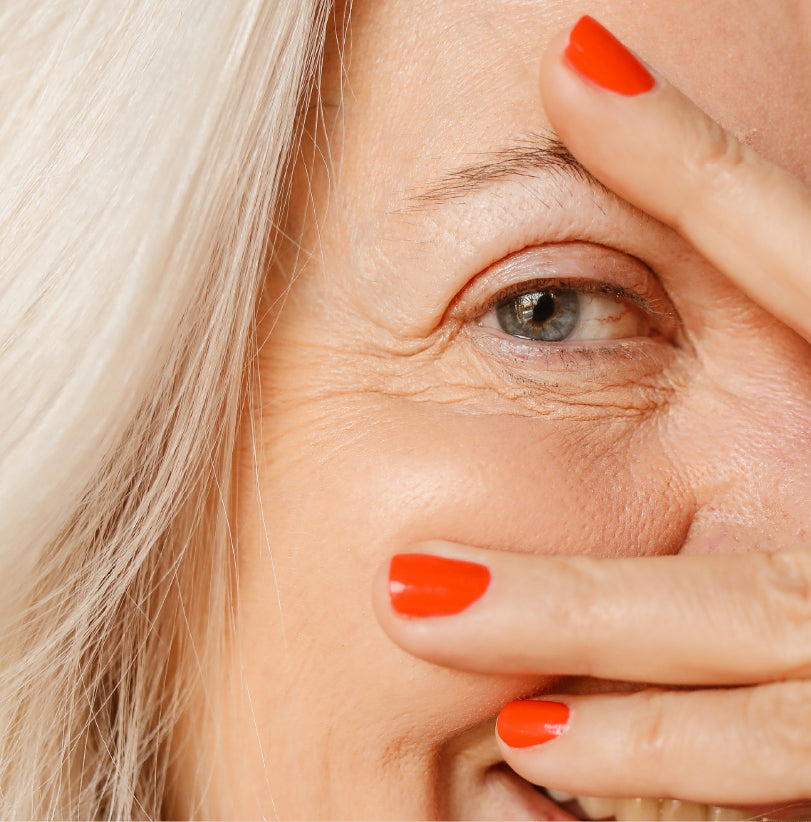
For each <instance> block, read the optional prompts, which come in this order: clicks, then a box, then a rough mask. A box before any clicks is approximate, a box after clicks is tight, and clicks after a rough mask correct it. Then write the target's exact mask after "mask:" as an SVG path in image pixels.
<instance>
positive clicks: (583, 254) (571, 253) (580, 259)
mask: <svg viewBox="0 0 811 822" xmlns="http://www.w3.org/2000/svg"><path fill="white" fill-rule="evenodd" d="M539 269H542V270H543V271H544V272H546V273H547V276H539ZM541 283H543V284H544V285H545V287H547V288H548V287H550V286H551V285H555V284H557V285H559V286H560V287H566V288H572V287H573V284H574V283H577V284H579V287H578V290H583V291H592V292H595V293H600V292H602V293H605V294H606V295H611V294H617V295H619V296H621V297H622V298H624V299H627V300H629V301H630V302H633V303H634V304H636V305H638V306H639V307H640V308H641V309H642V310H644V311H646V312H648V313H649V314H651V315H652V316H653V317H655V318H657V319H659V320H660V322H661V323H662V325H663V326H664V328H663V330H664V331H665V332H666V334H667V336H671V335H675V334H676V333H677V331H678V329H679V328H680V326H681V320H680V318H679V315H678V313H677V312H676V310H675V308H674V307H673V304H672V303H671V301H670V298H669V296H668V294H667V292H666V291H665V289H664V287H663V286H662V284H661V283H660V281H659V279H658V277H657V276H656V274H655V273H654V272H653V271H652V270H651V269H650V267H649V266H647V265H646V264H645V263H644V262H642V261H641V260H639V259H638V258H636V257H633V256H631V255H629V254H626V253H625V252H622V251H619V250H617V249H614V248H611V247H609V246H603V245H598V244H595V243H590V242H587V241H572V242H562V243H552V244H549V245H545V246H536V247H530V248H525V249H522V250H521V251H518V252H516V253H514V254H510V255H509V256H508V257H506V258H504V259H502V260H500V261H499V262H497V263H495V264H494V265H492V266H489V267H488V268H487V269H485V270H484V271H482V272H481V273H480V274H478V275H476V277H475V278H474V279H473V280H471V281H470V282H469V283H468V285H467V286H466V287H465V288H464V289H463V290H462V292H460V294H458V295H457V297H456V299H455V300H454V303H453V305H452V306H451V308H450V311H449V316H451V317H453V318H455V319H456V320H457V321H469V320H473V319H476V318H477V317H482V316H484V314H485V312H486V311H487V310H491V309H492V307H494V306H495V305H496V304H497V300H499V299H501V300H503V299H507V297H506V296H504V295H505V293H506V292H507V291H508V290H509V289H515V292H514V293H515V294H519V293H526V292H527V290H528V288H527V287H529V288H530V289H531V288H532V287H533V285H539V284H541ZM590 283H593V284H594V286H593V287H591V286H589V284H590Z"/></svg>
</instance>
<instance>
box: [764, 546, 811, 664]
mask: <svg viewBox="0 0 811 822" xmlns="http://www.w3.org/2000/svg"><path fill="white" fill-rule="evenodd" d="M763 557H764V559H763V562H764V565H765V569H764V571H763V573H762V579H761V580H759V583H758V587H759V588H760V590H761V591H762V600H761V602H762V605H763V612H762V614H761V615H760V616H761V617H762V618H763V622H764V623H765V624H764V625H761V626H759V627H760V629H761V630H762V629H763V628H765V629H766V631H767V635H768V636H769V638H770V640H771V641H772V643H773V646H772V647H773V648H775V651H776V654H777V655H778V658H779V662H780V663H781V671H782V673H783V675H786V676H805V675H809V674H811V554H809V553H808V552H805V551H794V552H784V553H773V554H764V555H763Z"/></svg>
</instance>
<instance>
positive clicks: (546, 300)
mask: <svg viewBox="0 0 811 822" xmlns="http://www.w3.org/2000/svg"><path fill="white" fill-rule="evenodd" d="M495 315H496V320H497V321H498V325H499V327H500V328H501V330H502V331H504V332H506V333H507V334H511V335H513V336H514V337H521V338H522V339H525V340H539V341H542V342H561V341H562V340H565V339H566V338H567V337H568V336H569V335H570V334H571V333H572V332H573V331H574V329H575V328H576V327H577V324H578V321H579V319H580V295H579V294H578V292H577V291H573V290H571V289H568V288H548V289H544V290H543V291H532V292H530V293H528V294H518V295H517V296H515V297H510V298H509V299H507V300H504V302H502V303H499V305H498V306H497V307H496V310H495Z"/></svg>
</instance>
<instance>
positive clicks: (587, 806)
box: [577, 796, 617, 819]
mask: <svg viewBox="0 0 811 822" xmlns="http://www.w3.org/2000/svg"><path fill="white" fill-rule="evenodd" d="M577 801H578V802H579V803H580V807H581V808H582V809H583V810H584V811H585V812H586V813H587V814H588V815H589V816H590V817H591V818H592V819H609V818H610V817H612V816H614V811H615V810H616V806H617V800H616V799H603V798H602V797H601V796H578V797H577Z"/></svg>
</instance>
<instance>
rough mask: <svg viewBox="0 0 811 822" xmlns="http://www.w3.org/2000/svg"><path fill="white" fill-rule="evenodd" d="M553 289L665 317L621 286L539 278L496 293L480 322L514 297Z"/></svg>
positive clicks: (479, 314)
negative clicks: (618, 302) (614, 301)
mask: <svg viewBox="0 0 811 822" xmlns="http://www.w3.org/2000/svg"><path fill="white" fill-rule="evenodd" d="M553 288H560V289H569V290H571V291H577V292H578V293H580V294H599V295H600V296H602V297H619V298H620V299H623V300H627V301H628V302H630V303H634V305H637V306H639V307H640V308H642V309H643V310H644V311H646V312H647V313H648V314H650V315H651V316H654V317H655V316H663V312H660V311H654V310H653V308H652V307H651V306H650V305H649V304H648V303H647V302H646V301H645V300H644V299H643V298H642V297H640V296H639V295H638V294H634V293H632V292H630V291H626V290H625V289H624V288H620V287H619V286H615V285H610V284H609V283H603V282H599V281H597V280H587V279H577V278H568V279H567V278H556V277H551V278H539V279H534V280H524V281H522V282H518V283H513V284H511V285H508V286H505V287H504V288H502V289H501V291H498V292H496V293H495V294H494V295H493V296H491V297H489V298H488V299H487V301H486V302H485V303H484V304H483V305H481V306H479V307H478V309H477V311H476V314H477V318H478V319H479V320H480V319H481V318H482V317H484V316H485V315H486V314H488V313H489V312H490V311H493V310H494V309H495V308H497V307H498V306H499V305H500V304H501V303H503V302H505V301H506V300H509V299H511V298H512V297H518V296H520V295H521V294H529V293H531V292H533V291H545V290H549V289H553Z"/></svg>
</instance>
